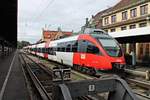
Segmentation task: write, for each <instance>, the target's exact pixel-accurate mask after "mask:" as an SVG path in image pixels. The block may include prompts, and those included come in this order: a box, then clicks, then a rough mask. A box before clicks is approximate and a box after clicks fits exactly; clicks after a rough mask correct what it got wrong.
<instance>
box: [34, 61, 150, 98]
mask: <svg viewBox="0 0 150 100" xmlns="http://www.w3.org/2000/svg"><path fill="white" fill-rule="evenodd" d="M34 62H35V61H34ZM43 63H44V64H43ZM46 63H47V61H45V60H43V59H41V60H40V61H39V63H38V64H41V65H42V66H48V67H46V70H50V69H52V68H53V67H55V66H58V64H57V63H55V62H50V64H52V66H49V63H47V65H45V64H46ZM47 68H48V69H47ZM71 73H72V74H74V76H77V77H80V79H81V80H82V79H93V78H97V77H94V76H89V75H85V74H84V73H80V72H77V71H72V72H71ZM108 76H109V75H108ZM106 77H107V75H106ZM127 82H128V83H132V84H133V83H134V84H136V85H137V86H143V87H145V89H147V87H150V86H149V84H144V83H143V82H141V81H139V82H138V81H136V80H133V79H127ZM131 88H133V87H132V86H131ZM133 92H134V93H135V94H136V95H137V96H138V97H139V98H141V99H142V100H143V99H144V100H149V99H150V97H149V96H147V95H145V94H143V93H140V92H137V91H136V90H135V89H134V90H133ZM78 100H99V99H97V98H95V97H93V96H82V97H79V98H78Z"/></svg>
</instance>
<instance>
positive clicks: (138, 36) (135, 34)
mask: <svg viewBox="0 0 150 100" xmlns="http://www.w3.org/2000/svg"><path fill="white" fill-rule="evenodd" d="M108 34H109V35H110V36H112V37H113V38H116V39H117V40H118V41H119V43H140V42H150V26H148V27H142V28H135V29H129V30H124V31H119V32H111V33H108Z"/></svg>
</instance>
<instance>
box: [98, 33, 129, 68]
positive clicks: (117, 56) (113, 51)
mask: <svg viewBox="0 0 150 100" xmlns="http://www.w3.org/2000/svg"><path fill="white" fill-rule="evenodd" d="M98 41H99V42H100V44H101V47H102V48H103V50H104V54H105V57H106V58H107V61H108V62H109V65H110V66H108V69H110V70H116V69H117V70H118V69H124V67H125V65H126V63H125V58H124V53H123V51H122V49H121V46H120V45H119V43H118V42H117V41H116V40H115V39H113V38H112V37H110V36H107V37H101V38H98Z"/></svg>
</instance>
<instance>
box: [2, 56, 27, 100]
mask: <svg viewBox="0 0 150 100" xmlns="http://www.w3.org/2000/svg"><path fill="white" fill-rule="evenodd" d="M14 55H15V53H12V54H11V55H10V56H7V57H4V58H0V90H1V91H0V100H29V95H28V92H27V88H26V85H25V80H24V76H23V73H22V70H21V66H20V62H19V59H18V53H16V56H15V57H14ZM13 59H14V60H13ZM9 72H10V73H9ZM8 73H9V74H8Z"/></svg>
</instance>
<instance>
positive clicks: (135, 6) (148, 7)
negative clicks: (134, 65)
mask: <svg viewBox="0 0 150 100" xmlns="http://www.w3.org/2000/svg"><path fill="white" fill-rule="evenodd" d="M88 26H90V27H92V28H100V29H103V30H105V31H106V32H108V33H112V32H114V33H116V34H119V33H120V34H121V32H123V31H124V32H128V31H130V30H137V29H140V30H142V29H143V31H144V29H145V28H146V27H150V0H121V1H120V2H119V3H117V4H116V5H115V6H113V7H110V8H108V9H106V10H103V11H101V12H99V13H97V14H96V15H95V16H92V18H91V19H90V21H89V22H88ZM135 32H136V31H135ZM121 45H122V47H123V50H124V52H125V53H128V54H129V53H130V52H131V50H132V48H133V47H134V46H133V45H135V48H136V49H135V50H136V51H135V53H136V58H137V61H139V62H140V61H142V59H143V57H144V56H146V55H148V56H149V57H150V43H135V44H132V43H126V44H121Z"/></svg>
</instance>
